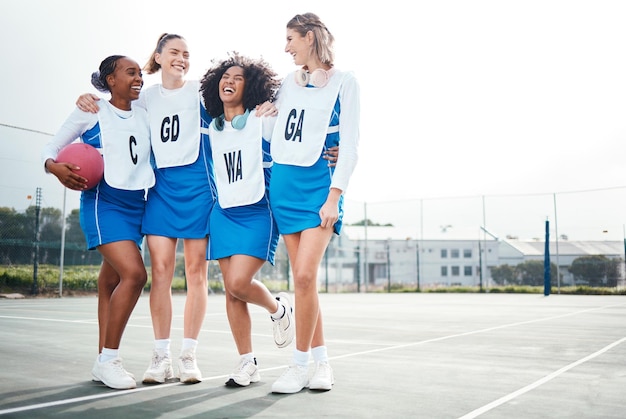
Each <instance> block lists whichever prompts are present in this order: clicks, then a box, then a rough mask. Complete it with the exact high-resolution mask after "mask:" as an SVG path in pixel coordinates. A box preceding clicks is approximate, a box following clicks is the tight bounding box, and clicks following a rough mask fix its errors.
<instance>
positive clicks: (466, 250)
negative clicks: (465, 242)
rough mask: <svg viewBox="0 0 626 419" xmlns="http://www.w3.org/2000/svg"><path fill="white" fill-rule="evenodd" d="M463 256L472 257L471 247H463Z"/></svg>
mask: <svg viewBox="0 0 626 419" xmlns="http://www.w3.org/2000/svg"><path fill="white" fill-rule="evenodd" d="M463 257H464V258H465V259H471V258H472V249H463Z"/></svg>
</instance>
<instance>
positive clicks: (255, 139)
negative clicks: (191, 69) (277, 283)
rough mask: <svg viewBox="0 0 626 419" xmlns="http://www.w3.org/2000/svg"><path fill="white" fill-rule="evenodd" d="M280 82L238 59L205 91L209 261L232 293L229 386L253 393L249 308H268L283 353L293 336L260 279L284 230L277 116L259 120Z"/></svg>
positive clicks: (281, 305)
mask: <svg viewBox="0 0 626 419" xmlns="http://www.w3.org/2000/svg"><path fill="white" fill-rule="evenodd" d="M279 84H280V81H279V80H278V79H277V78H276V73H275V72H274V71H273V70H272V69H271V68H270V66H269V65H268V64H267V63H266V62H265V61H264V60H263V59H258V60H255V59H251V58H248V57H245V56H242V55H240V54H238V53H237V52H233V53H231V54H229V56H228V58H227V59H225V60H222V61H217V62H216V61H215V60H214V66H213V67H212V68H210V69H209V70H208V71H207V72H206V74H205V75H204V77H203V79H202V81H201V87H200V90H201V92H202V96H203V98H204V103H205V106H206V109H207V112H208V113H209V115H210V116H211V117H212V118H213V122H212V123H211V125H210V127H209V139H210V141H211V150H212V156H213V162H214V171H215V183H216V187H217V201H216V203H215V206H214V207H213V210H212V211H211V215H210V217H209V225H210V230H211V236H210V237H209V246H208V258H209V259H211V260H218V261H219V264H220V269H221V270H222V275H223V278H224V287H225V289H226V314H227V316H228V322H229V324H230V328H231V332H232V335H233V338H234V340H235V345H236V346H237V350H238V351H239V355H240V357H241V358H240V360H239V363H238V365H237V367H236V368H235V371H234V372H233V373H232V374H230V376H229V377H228V380H227V381H226V385H227V386H229V387H241V386H247V385H249V384H250V383H254V382H257V381H259V380H260V375H259V372H258V368H257V363H256V358H255V356H254V352H253V350H252V325H251V319H250V313H249V311H248V303H252V304H256V305H258V306H260V307H263V308H264V309H266V310H267V312H268V313H269V314H270V317H271V319H272V322H273V329H274V341H275V343H276V345H277V346H278V347H279V348H284V347H286V346H287V345H289V344H290V343H291V341H292V340H293V336H294V324H293V318H292V307H291V302H290V298H289V296H288V294H287V293H285V292H280V293H279V294H278V296H277V297H276V298H274V297H273V296H272V294H271V293H270V291H269V290H268V289H267V287H266V286H265V285H264V284H263V283H262V282H260V281H258V280H256V279H255V278H254V276H255V275H256V274H257V273H258V272H259V270H260V269H261V267H262V266H263V264H264V263H265V262H266V261H267V262H269V263H271V264H272V265H273V264H274V254H275V251H276V245H277V243H278V229H277V228H276V223H275V222H274V216H273V214H272V210H271V208H270V204H269V196H268V188H269V180H270V174H271V166H272V159H271V157H270V151H269V148H270V144H269V142H268V141H267V139H269V136H270V134H271V132H272V129H273V127H274V118H273V117H267V116H263V117H257V116H256V115H255V114H254V112H253V110H254V108H255V107H256V106H257V105H259V104H262V103H264V102H267V101H271V100H272V99H273V98H274V94H275V92H276V89H277V88H278V86H279Z"/></svg>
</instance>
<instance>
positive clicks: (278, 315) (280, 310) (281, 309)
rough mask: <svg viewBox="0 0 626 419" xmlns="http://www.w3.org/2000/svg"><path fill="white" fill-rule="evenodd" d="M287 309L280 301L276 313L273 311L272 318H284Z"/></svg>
mask: <svg viewBox="0 0 626 419" xmlns="http://www.w3.org/2000/svg"><path fill="white" fill-rule="evenodd" d="M277 302H278V300H277ZM286 311H287V308H285V306H284V305H282V304H281V303H278V309H276V313H272V319H274V320H278V319H282V318H283V316H284V315H285V312H286Z"/></svg>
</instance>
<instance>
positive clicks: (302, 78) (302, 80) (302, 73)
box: [295, 68, 309, 87]
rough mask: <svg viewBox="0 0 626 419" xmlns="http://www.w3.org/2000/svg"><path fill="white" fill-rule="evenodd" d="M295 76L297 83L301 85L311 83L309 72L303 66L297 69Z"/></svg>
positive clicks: (304, 85)
mask: <svg viewBox="0 0 626 419" xmlns="http://www.w3.org/2000/svg"><path fill="white" fill-rule="evenodd" d="M295 76H296V83H297V84H298V85H299V86H302V87H306V86H307V84H309V73H308V72H307V71H306V70H303V69H302V68H301V69H299V70H298V71H296V73H295Z"/></svg>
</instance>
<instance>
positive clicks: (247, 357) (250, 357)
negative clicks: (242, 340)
mask: <svg viewBox="0 0 626 419" xmlns="http://www.w3.org/2000/svg"><path fill="white" fill-rule="evenodd" d="M241 359H243V360H246V361H252V362H254V352H249V353H247V354H242V355H241Z"/></svg>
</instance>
